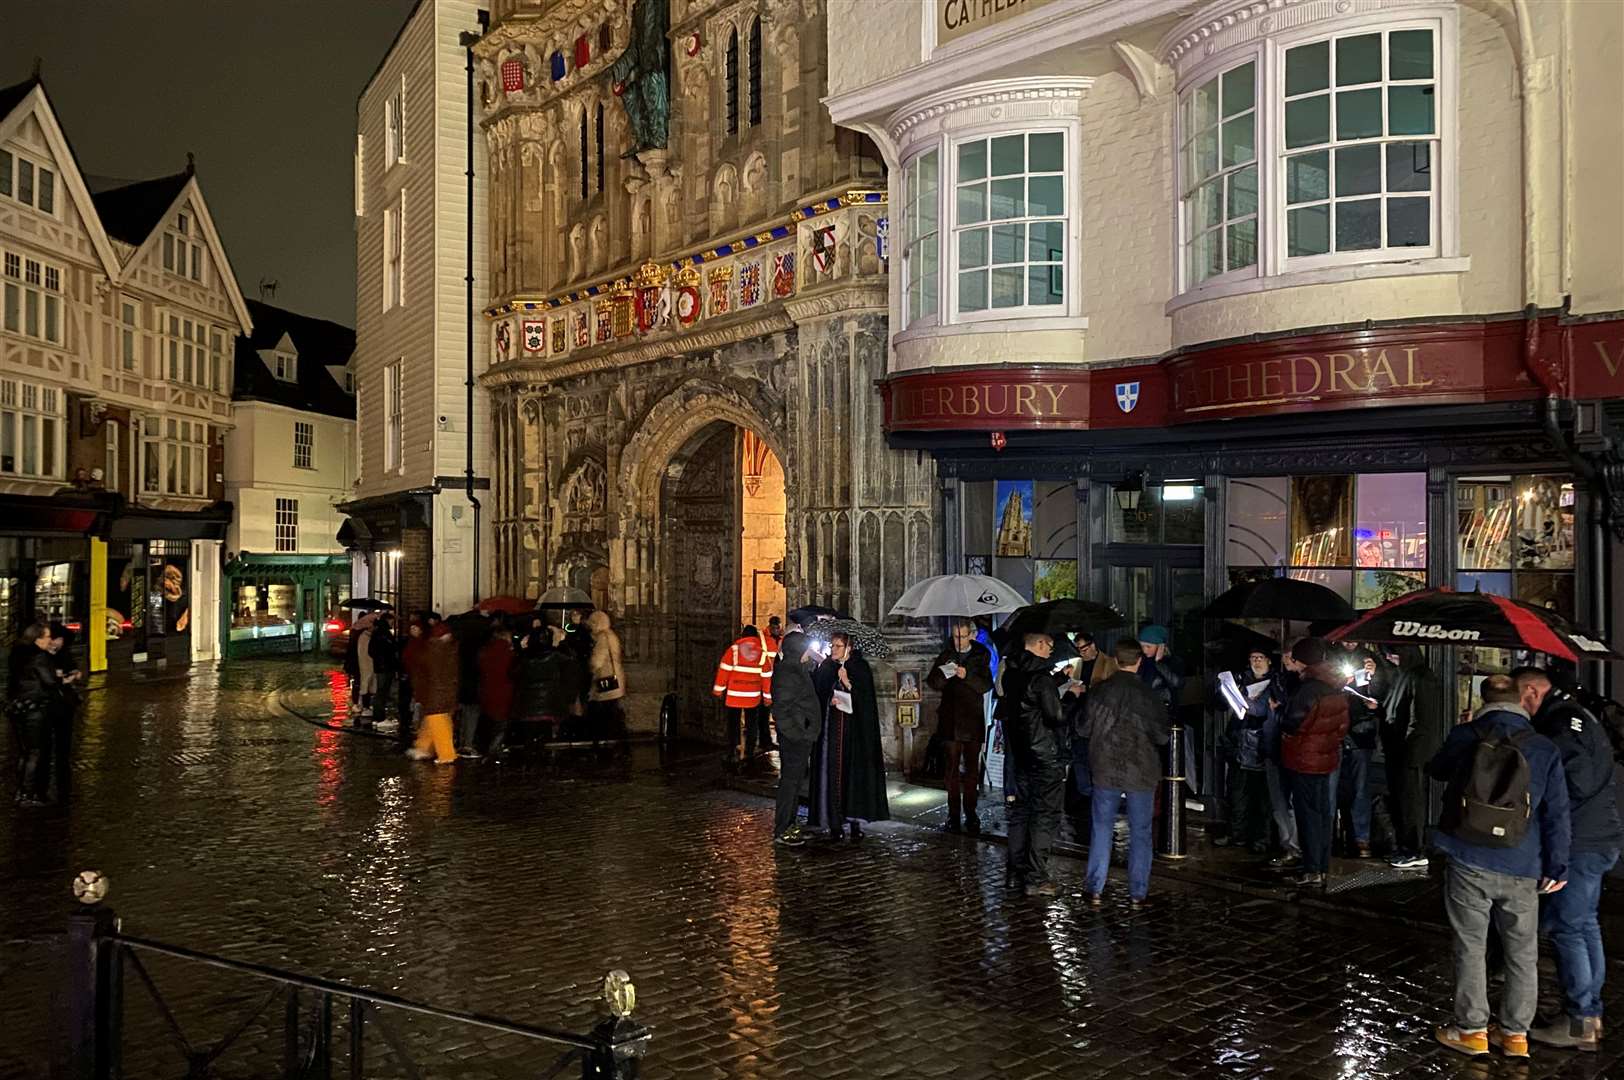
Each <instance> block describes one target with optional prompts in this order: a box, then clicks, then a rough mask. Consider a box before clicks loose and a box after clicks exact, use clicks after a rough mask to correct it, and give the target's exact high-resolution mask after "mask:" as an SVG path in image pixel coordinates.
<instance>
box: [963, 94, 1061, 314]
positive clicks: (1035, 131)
mask: <svg viewBox="0 0 1624 1080" xmlns="http://www.w3.org/2000/svg"><path fill="white" fill-rule="evenodd" d="M1079 127H1080V125H1078V124H1075V123H1066V122H1058V123H1056V122H1050V123H1040V124H1032V125H1030V126H1020V127H1010V126H1007V125H1005V126H995V125H977V126H975V127H969V128H964V129H962V130H955V131H953V132H952V133H951V136H950V137H949V138H947V139H946V140H945V148H944V151H943V157H942V159H941V160H942V168H941V170H940V171H939V172H938V176H939V177H940V180H939V182H940V184H941V192H942V203H941V216H940V218H939V219H938V220H939V222H940V224H939V225H938V228H940V229H943V230H945V231H947V232H948V233H949V236H948V242H947V243H946V244H941V245H939V250H941V252H942V254H941V258H940V271H941V282H940V285H939V288H938V293H937V303H938V305H939V307H941V308H942V309H943V310H945V319H944V321H945V322H948V323H955V324H969V323H985V322H1003V321H1005V320H1018V321H1020V322H1021V323H1022V324H1023V325H1025V324H1028V323H1029V322H1030V321H1031V320H1034V319H1059V318H1067V317H1072V316H1076V315H1080V314H1081V304H1082V289H1081V288H1080V283H1079V281H1078V280H1077V279H1078V277H1079V275H1080V271H1079V267H1080V266H1081V263H1082V259H1081V250H1080V249H1081V243H1082V235H1081V233H1082V202H1081V198H1080V189H1081V188H1082V181H1081V169H1080V168H1079V167H1078V153H1077V142H1078V139H1079V137H1080V130H1079ZM1049 133H1058V134H1059V135H1060V136H1061V151H1060V160H1061V166H1060V177H1061V179H1062V181H1063V183H1064V184H1065V195H1064V206H1065V215H1064V216H1063V217H1062V218H1061V220H1062V221H1064V222H1065V230H1066V248H1067V250H1066V253H1065V255H1064V256H1063V258H1062V260H1061V263H1060V265H1061V267H1062V268H1063V271H1064V274H1065V277H1064V279H1063V282H1064V290H1063V292H1062V299H1061V302H1060V303H1058V304H1021V305H1019V306H1017V307H1001V308H995V307H990V306H989V307H988V308H987V309H985V310H983V311H960V310H959V234H960V232H961V231H963V230H967V229H978V228H987V229H989V230H990V229H991V228H992V226H993V225H995V224H1017V223H1018V224H1029V223H1030V222H1031V220H1032V219H1031V218H1030V217H1020V218H1011V219H1008V220H1000V221H997V222H994V221H991V220H983V221H980V222H971V223H969V224H965V225H961V224H960V223H959V220H958V209H959V208H958V191H959V147H960V146H962V145H964V144H966V143H973V142H978V141H979V142H985V141H987V140H989V139H994V138H998V137H1001V136H1005V135H1021V136H1029V135H1041V134H1049ZM988 146H989V154H990V147H991V144H990V143H989V144H988ZM988 168H989V173H990V169H991V162H990V161H989V163H988ZM1030 175H1031V173H1029V172H1023V173H1021V176H1022V177H1023V178H1025V177H1028V176H1030ZM1039 175H1048V174H1047V173H1043V174H1039ZM966 182H970V181H966ZM990 187H991V184H990V181H989V192H990ZM1041 220H1045V221H1047V220H1053V218H1052V217H1044V218H1042V219H1041ZM1029 242H1030V241H1028V243H1029ZM989 243H990V240H989ZM988 265H989V275H990V265H991V264H990V263H989V264H988ZM1023 265H1024V264H1023ZM1022 287H1023V288H1024V287H1025V286H1024V284H1023V286H1022ZM991 300H992V296H991V292H990V285H989V293H988V303H989V304H990V303H991Z"/></svg>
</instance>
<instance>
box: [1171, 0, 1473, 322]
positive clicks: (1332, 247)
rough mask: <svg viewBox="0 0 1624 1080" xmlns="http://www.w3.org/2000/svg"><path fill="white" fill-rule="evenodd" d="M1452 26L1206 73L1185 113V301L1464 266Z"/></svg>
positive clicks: (1392, 28)
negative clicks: (1374, 272) (1455, 207)
mask: <svg viewBox="0 0 1624 1080" xmlns="http://www.w3.org/2000/svg"><path fill="white" fill-rule="evenodd" d="M1452 27H1453V24H1452V23H1451V22H1449V21H1448V19H1447V18H1445V19H1434V20H1422V21H1413V20H1412V21H1406V22H1399V23H1395V22H1392V21H1391V20H1389V22H1387V23H1386V24H1377V25H1372V24H1371V22H1370V20H1361V21H1359V22H1358V23H1357V24H1355V25H1352V26H1349V27H1347V29H1346V30H1345V31H1344V32H1342V33H1336V34H1325V33H1323V32H1321V33H1319V34H1317V35H1314V36H1305V35H1303V34H1298V35H1297V36H1295V37H1286V36H1285V35H1282V36H1280V37H1271V38H1265V39H1262V41H1261V42H1257V43H1254V44H1252V45H1251V46H1250V47H1249V48H1247V49H1245V50H1236V52H1235V53H1234V54H1232V55H1230V56H1228V57H1222V56H1220V57H1219V58H1218V59H1217V60H1216V61H1215V64H1214V66H1209V67H1206V68H1204V69H1203V70H1201V71H1199V72H1198V73H1197V74H1196V75H1195V77H1194V78H1193V79H1192V80H1190V81H1189V83H1188V85H1187V86H1185V87H1184V88H1183V90H1182V92H1181V95H1180V100H1179V109H1178V129H1179V130H1178V143H1177V149H1178V170H1179V206H1178V212H1179V243H1180V248H1181V250H1180V260H1179V267H1180V277H1181V291H1182V290H1188V289H1194V288H1196V287H1198V286H1201V285H1203V284H1206V283H1208V282H1211V281H1213V280H1214V279H1223V280H1225V281H1235V280H1239V279H1246V278H1264V277H1271V276H1276V275H1282V274H1288V273H1295V272H1299V271H1308V270H1317V269H1324V268H1328V267H1337V266H1347V265H1350V264H1359V263H1372V262H1408V261H1413V260H1417V259H1424V258H1433V257H1438V256H1443V255H1450V254H1454V253H1453V252H1451V251H1450V250H1449V248H1450V246H1451V244H1452V242H1453V236H1452V232H1453V230H1452V227H1451V225H1450V219H1449V218H1448V217H1447V216H1446V211H1448V210H1449V209H1450V207H1448V206H1445V205H1442V204H1443V202H1444V201H1445V200H1447V199H1449V198H1450V196H1451V195H1452V194H1453V192H1452V191H1451V190H1450V189H1449V188H1448V187H1447V185H1446V182H1445V181H1446V178H1447V176H1448V175H1449V174H1448V173H1447V172H1446V171H1445V170H1444V169H1443V168H1442V167H1441V166H1442V165H1443V163H1444V160H1445V156H1446V155H1447V154H1449V153H1450V151H1451V149H1452V147H1451V146H1450V145H1449V125H1448V124H1447V123H1446V122H1445V121H1446V118H1447V117H1448V116H1449V115H1450V112H1449V110H1450V109H1451V108H1452V102H1451V100H1450V98H1449V97H1448V96H1447V95H1448V94H1449V86H1450V84H1449V80H1447V79H1446V78H1445V75H1446V74H1452V73H1446V72H1445V71H1444V59H1445V57H1446V56H1448V55H1450V53H1449V51H1448V49H1447V48H1446V45H1447V44H1448V42H1447V41H1446V34H1447V33H1449V32H1451V31H1452ZM1446 234H1448V235H1446Z"/></svg>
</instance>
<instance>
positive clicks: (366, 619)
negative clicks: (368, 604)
mask: <svg viewBox="0 0 1624 1080" xmlns="http://www.w3.org/2000/svg"><path fill="white" fill-rule="evenodd" d="M382 615H383V612H381V611H365V612H362V613H361V614H360V615H357V616H356V618H355V621H354V622H353V623H351V624H350V633H352V634H359V633H360V632H361V631H363V630H366V629H368V628H369V627H371V626H372V624H373V623H375V622H377V621H378V619H379V618H380V617H381V616H382Z"/></svg>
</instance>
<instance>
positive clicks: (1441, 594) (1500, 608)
mask: <svg viewBox="0 0 1624 1080" xmlns="http://www.w3.org/2000/svg"><path fill="white" fill-rule="evenodd" d="M1328 636H1329V637H1330V639H1331V640H1332V641H1344V640H1345V641H1367V642H1370V643H1372V644H1382V645H1392V644H1402V645H1476V646H1480V647H1484V648H1493V649H1528V650H1531V651H1533V652H1541V653H1544V654H1546V655H1547V656H1556V657H1560V658H1561V659H1563V660H1573V661H1579V660H1618V659H1624V657H1620V656H1619V655H1618V654H1617V653H1615V652H1614V651H1613V650H1612V649H1610V648H1608V647H1607V643H1606V642H1604V641H1597V640H1595V639H1594V638H1591V637H1587V636H1586V635H1585V634H1584V633H1583V632H1582V631H1580V630H1579V628H1578V627H1576V626H1574V625H1573V624H1572V623H1570V622H1568V621H1567V620H1566V619H1564V618H1562V616H1560V615H1558V614H1557V613H1556V612H1554V611H1551V610H1548V609H1546V608H1539V607H1534V606H1533V605H1532V604H1525V603H1523V602H1522V601H1520V600H1513V599H1511V598H1510V597H1507V596H1495V595H1494V594H1493V593H1480V592H1469V593H1463V592H1456V591H1455V590H1454V589H1446V588H1437V589H1418V590H1417V591H1415V592H1412V593H1406V594H1405V595H1403V596H1401V597H1399V598H1398V599H1397V600H1390V601H1388V602H1387V603H1385V604H1383V605H1382V606H1381V607H1379V608H1376V609H1374V610H1373V611H1371V612H1369V613H1368V614H1367V615H1365V617H1364V618H1362V619H1360V620H1359V621H1357V622H1354V623H1351V624H1350V625H1348V626H1344V627H1342V628H1341V629H1339V630H1333V631H1331V633H1330V634H1329V635H1328Z"/></svg>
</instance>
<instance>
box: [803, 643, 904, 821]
mask: <svg viewBox="0 0 1624 1080" xmlns="http://www.w3.org/2000/svg"><path fill="white" fill-rule="evenodd" d="M812 682H813V685H814V686H816V688H817V691H818V697H819V698H820V699H821V700H823V701H824V703H825V704H824V715H825V720H824V725H823V734H822V735H821V736H820V737H819V739H818V743H817V746H815V747H814V748H813V751H812V768H813V776H812V797H811V812H810V813H809V815H808V818H807V820H808V823H809V824H810V825H811V826H812V827H813V828H825V829H828V830H829V835H830V836H831V837H832V838H834V839H836V840H839V839H841V838H842V837H843V836H844V835H845V829H846V823H847V822H850V823H851V838H852V839H853V840H860V839H862V836H863V829H862V825H861V822H864V821H886V820H889V819H890V817H891V810H890V807H889V806H887V804H886V799H885V754H884V751H883V750H881V748H880V707H879V703H878V701H877V700H876V699H875V696H874V671H873V669H872V668H870V667H869V666H868V661H867V660H865V659H863V657H862V654H861V653H859V652H858V651H857V650H855V649H854V648H852V645H851V641H850V639H848V638H847V637H846V636H845V635H844V634H833V635H831V637H830V643H829V658H828V659H826V660H825V661H824V662H823V663H822V664H820V665H819V666H818V669H817V671H815V672H814V673H813V675H812Z"/></svg>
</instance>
